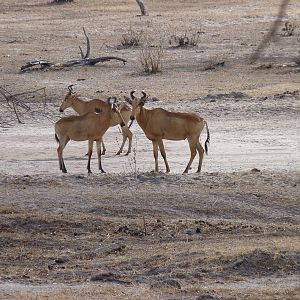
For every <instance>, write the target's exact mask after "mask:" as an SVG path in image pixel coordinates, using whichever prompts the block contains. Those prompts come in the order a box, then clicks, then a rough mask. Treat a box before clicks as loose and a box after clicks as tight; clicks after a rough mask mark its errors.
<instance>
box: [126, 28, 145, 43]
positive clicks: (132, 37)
mask: <svg viewBox="0 0 300 300" xmlns="http://www.w3.org/2000/svg"><path fill="white" fill-rule="evenodd" d="M143 36H144V32H143V30H140V31H138V30H133V29H132V28H131V27H130V28H129V30H128V31H127V32H126V33H124V34H123V35H122V41H121V44H122V46H123V47H136V46H140V45H141V44H142V39H143Z"/></svg>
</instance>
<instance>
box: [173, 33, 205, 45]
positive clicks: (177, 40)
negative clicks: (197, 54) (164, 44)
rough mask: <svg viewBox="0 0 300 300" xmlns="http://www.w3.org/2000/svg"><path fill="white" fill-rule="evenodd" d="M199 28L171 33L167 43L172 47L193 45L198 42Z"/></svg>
mask: <svg viewBox="0 0 300 300" xmlns="http://www.w3.org/2000/svg"><path fill="white" fill-rule="evenodd" d="M202 33H203V32H202V31H201V30H197V31H193V32H188V31H185V32H184V33H183V34H172V35H171V37H170V39H169V44H170V45H171V46H172V47H195V46H197V45H198V44H199V41H200V34H202Z"/></svg>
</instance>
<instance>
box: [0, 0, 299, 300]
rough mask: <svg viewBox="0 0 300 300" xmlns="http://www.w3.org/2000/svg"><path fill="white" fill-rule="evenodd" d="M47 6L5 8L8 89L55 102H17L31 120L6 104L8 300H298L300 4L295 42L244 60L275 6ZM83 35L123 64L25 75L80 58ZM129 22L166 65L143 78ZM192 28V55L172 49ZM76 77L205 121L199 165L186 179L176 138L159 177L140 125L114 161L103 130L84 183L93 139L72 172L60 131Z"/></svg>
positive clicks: (1, 149)
mask: <svg viewBox="0 0 300 300" xmlns="http://www.w3.org/2000/svg"><path fill="white" fill-rule="evenodd" d="M49 2H50V1H46V0H43V1H42V0H40V1H38V0H29V1H13V0H1V3H0V15H1V18H0V33H1V34H0V45H1V47H0V57H1V66H0V72H1V86H2V87H4V88H5V89H7V90H9V91H10V92H12V93H22V92H24V91H28V90H34V89H39V88H42V87H45V88H46V90H45V91H46V103H45V102H44V101H45V98H44V95H43V93H40V94H39V93H36V94H33V95H32V96H31V97H27V98H26V106H23V107H21V106H19V107H18V109H19V113H20V116H21V119H22V121H23V123H24V124H17V122H16V121H15V115H14V113H13V112H12V111H11V110H10V109H9V108H8V106H7V104H6V101H5V100H4V98H0V101H1V102H0V104H1V105H0V112H1V117H0V121H1V127H0V132H1V138H0V174H1V177H0V189H1V193H0V201H1V202H0V203H1V207H0V216H1V218H0V245H1V246H0V249H1V251H0V298H1V299H45V298H47V299H48V298H51V299H298V297H297V296H299V293H300V288H299V264H300V244H299V192H300V191H299V163H300V158H299V150H300V149H299V148H300V147H299V124H298V123H299V122H297V121H299V112H300V109H299V100H300V89H299V84H300V76H299V66H298V65H297V64H295V63H294V62H295V60H297V57H298V58H299V55H300V54H299V45H300V44H299V38H300V28H299V25H300V17H299V16H300V3H299V2H298V1H296V0H294V1H290V4H289V5H288V7H287V14H286V16H285V17H284V21H286V20H288V21H289V22H291V23H293V24H296V25H298V27H296V29H295V31H294V33H293V35H292V36H283V32H282V31H279V32H277V34H276V36H275V39H274V40H273V41H272V42H271V43H270V44H269V45H268V47H267V49H266V50H265V51H264V52H263V54H262V56H261V57H260V59H259V60H258V61H256V62H255V63H254V64H249V56H250V55H251V53H253V51H254V50H255V49H256V47H257V46H258V44H259V42H260V41H261V40H262V39H263V38H264V36H265V35H266V34H267V32H268V30H269V28H270V26H271V24H272V22H273V21H274V20H275V18H276V14H277V12H278V4H279V3H278V2H279V1H272V0H265V1H258V0H245V1H231V0H223V1H205V0H203V1H190V0H187V1H179V0H175V1H157V0H150V1H146V0H145V1H144V3H145V4H146V6H147V9H148V10H149V13H150V14H149V16H146V17H139V16H137V15H138V13H139V10H138V7H137V5H136V3H135V1H129V0H126V1H125V0H122V1H96V0H91V1H81V0H77V1H75V3H73V4H67V5H60V6H55V5H49ZM82 26H84V27H85V29H86V31H87V33H88V35H89V37H90V39H91V47H92V49H91V50H92V55H91V56H92V57H97V56H106V55H113V56H117V57H121V58H124V59H126V60H127V63H126V64H125V65H123V64H122V63H121V62H118V61H110V62H106V63H102V64H101V63H100V64H97V65H96V66H94V67H73V68H68V69H63V70H51V71H43V70H31V71H28V72H20V67H21V66H22V65H24V64H25V63H26V62H28V61H31V60H34V59H47V60H49V61H53V62H63V61H67V60H70V59H78V58H79V49H78V46H79V45H80V46H83V45H84V42H85V40H84V35H83V33H82ZM282 27H283V24H282V26H281V28H282ZM130 28H134V29H137V28H139V29H142V30H143V32H144V34H143V37H144V38H145V37H146V36H147V42H148V43H150V44H151V45H160V46H162V48H163V58H162V61H163V66H162V72H160V73H157V74H153V75H145V74H143V72H142V70H141V67H140V64H139V57H140V53H141V49H142V48H143V47H144V45H141V46H137V47H123V46H121V41H122V35H123V34H126V33H127V32H128V31H129V30H130ZM197 31H198V32H200V34H199V41H198V44H197V45H196V46H194V47H186V48H180V47H174V46H172V45H170V44H169V39H170V37H171V35H172V34H177V35H182V34H184V32H187V33H188V34H189V33H194V32H197ZM143 42H144V44H145V43H146V41H145V40H144V41H143ZM222 62H224V64H222ZM218 63H221V64H219V65H218ZM216 64H217V65H216ZM72 83H73V84H74V83H75V84H76V85H75V87H74V88H75V89H76V90H77V91H78V92H80V93H81V94H82V95H83V96H86V97H90V98H92V97H100V98H104V97H107V96H109V95H116V96H118V97H119V99H122V95H124V94H126V95H128V93H129V92H130V91H131V90H133V89H136V90H137V91H140V90H145V91H146V92H147V93H148V94H149V95H150V96H151V99H152V100H153V99H155V100H158V101H149V103H147V104H146V106H147V107H158V106H160V107H164V108H167V109H170V110H178V111H196V112H198V113H199V114H200V115H201V116H203V117H204V118H205V119H206V120H207V122H208V125H209V129H210V132H211V144H210V148H209V155H207V156H205V157H204V164H203V172H202V173H201V174H195V173H194V172H195V169H196V160H195V162H194V164H193V168H192V169H191V171H190V174H189V175H181V172H182V171H183V170H184V167H185V165H186V163H187V161H188V156H189V150H188V145H187V143H186V142H185V141H183V142H166V149H167V155H168V159H169V163H170V167H171V174H165V173H163V171H164V166H163V164H162V160H160V167H161V170H162V172H160V173H158V174H155V173H152V172H151V170H152V168H153V166H154V161H153V158H152V146H151V143H150V142H149V141H148V140H147V139H146V138H145V137H144V135H143V133H142V132H141V130H140V129H139V127H138V125H137V124H134V126H133V129H132V130H133V132H134V143H133V144H134V151H133V153H132V154H130V155H129V156H124V154H123V155H121V156H115V155H114V154H115V153H116V151H117V149H118V147H119V145H120V141H121V134H120V132H119V129H118V128H117V127H116V128H112V129H110V130H109V131H108V133H107V134H106V135H105V139H104V140H105V142H106V146H107V153H106V155H105V157H104V158H103V167H104V169H105V170H106V172H107V173H106V174H100V173H99V172H98V171H97V168H96V165H97V161H96V159H93V161H92V169H93V171H94V173H93V174H92V175H89V176H88V175H87V174H86V169H85V166H86V158H85V156H84V154H85V152H86V149H87V143H75V142H73V143H72V142H71V143H70V144H68V145H67V147H66V150H65V154H64V155H65V161H66V166H67V169H68V171H69V173H67V174H64V175H62V174H61V172H60V171H59V168H58V161H57V157H56V147H57V145H56V143H55V140H54V128H53V124H54V122H55V121H56V120H58V118H59V117H61V114H59V112H58V107H59V105H60V103H61V101H62V99H63V98H64V96H65V94H66V93H67V89H66V87H67V86H68V85H69V84H72ZM0 97H1V96H0ZM19 99H21V101H22V97H21V98H19ZM23 100H24V101H25V99H23ZM27 108H29V111H28V110H27V111H26V109H27ZM70 113H72V112H71V110H69V111H68V112H66V114H70ZM205 139H206V134H205V133H203V136H202V141H204V140H205Z"/></svg>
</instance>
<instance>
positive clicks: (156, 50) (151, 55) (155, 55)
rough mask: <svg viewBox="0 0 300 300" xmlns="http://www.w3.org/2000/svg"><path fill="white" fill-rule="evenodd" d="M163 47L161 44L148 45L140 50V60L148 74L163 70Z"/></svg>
mask: <svg viewBox="0 0 300 300" xmlns="http://www.w3.org/2000/svg"><path fill="white" fill-rule="evenodd" d="M162 57H163V48H162V47H161V46H157V47H151V46H147V47H146V48H144V49H142V50H141V52H140V57H139V61H140V64H141V66H142V68H143V71H144V72H145V73H148V74H155V73H158V72H161V71H162Z"/></svg>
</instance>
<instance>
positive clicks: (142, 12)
mask: <svg viewBox="0 0 300 300" xmlns="http://www.w3.org/2000/svg"><path fill="white" fill-rule="evenodd" d="M135 1H136V3H137V4H138V6H139V7H140V10H141V14H142V16H146V15H147V11H146V7H145V5H144V3H143V2H142V1H141V0H135Z"/></svg>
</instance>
